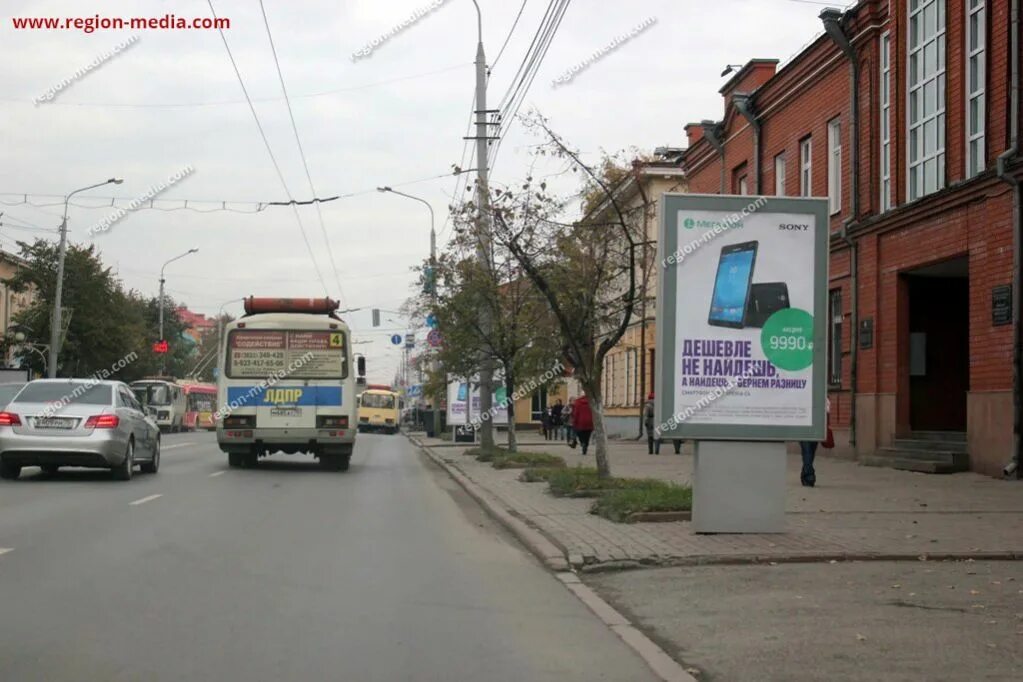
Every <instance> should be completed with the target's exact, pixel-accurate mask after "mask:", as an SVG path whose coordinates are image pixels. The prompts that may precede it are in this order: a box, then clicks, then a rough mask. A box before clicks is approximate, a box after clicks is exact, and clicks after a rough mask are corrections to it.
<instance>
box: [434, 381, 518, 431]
mask: <svg viewBox="0 0 1023 682" xmlns="http://www.w3.org/2000/svg"><path fill="white" fill-rule="evenodd" d="M502 381H503V380H502V378H501V375H500V373H499V372H495V373H494V387H495V389H494V398H493V403H492V404H493V419H492V420H491V421H492V422H493V423H494V424H497V425H498V426H507V425H508V407H507V404H506V403H505V400H506V398H507V392H506V390H505V387H504V386H503V384H502ZM470 384H471V385H472V402H471V404H470V402H469V392H470V391H469V386H470ZM479 422H480V386H479V377H474V378H473V380H472V381H471V382H467V381H466V380H464V379H458V378H455V377H448V400H447V423H448V425H450V426H465V425H466V424H472V423H479Z"/></svg>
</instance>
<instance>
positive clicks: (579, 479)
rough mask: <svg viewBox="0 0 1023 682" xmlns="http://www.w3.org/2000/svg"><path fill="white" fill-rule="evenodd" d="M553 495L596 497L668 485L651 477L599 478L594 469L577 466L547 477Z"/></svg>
mask: <svg viewBox="0 0 1023 682" xmlns="http://www.w3.org/2000/svg"><path fill="white" fill-rule="evenodd" d="M547 481H548V483H549V484H550V491H551V494H552V495H554V496H555V497H597V496H599V495H601V494H603V493H606V492H608V491H610V490H621V489H624V488H634V489H644V490H645V489H649V488H656V487H663V486H666V485H668V484H667V483H666V482H664V481H658V480H656V479H652V478H614V477H611V478H599V477H598V476H597V470H596V469H590V468H582V467H578V468H575V469H565V470H564V471H562V472H555V473H553V474H552V475H550V476H549V477H548V478H547Z"/></svg>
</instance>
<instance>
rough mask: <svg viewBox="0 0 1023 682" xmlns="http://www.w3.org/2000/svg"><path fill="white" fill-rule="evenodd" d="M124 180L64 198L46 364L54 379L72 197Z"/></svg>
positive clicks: (92, 186) (50, 376)
mask: <svg viewBox="0 0 1023 682" xmlns="http://www.w3.org/2000/svg"><path fill="white" fill-rule="evenodd" d="M122 182H124V180H122V179H121V178H110V179H109V180H106V181H105V182H98V183H96V184H95V185H89V186H88V187H82V188H80V189H76V190H75V191H74V192H72V193H71V194H68V195H67V196H66V197H64V217H63V219H61V221H60V247H59V249H58V250H57V286H56V289H55V290H54V293H53V315H52V316H51V325H50V361H49V362H48V363H46V366H47V372H46V375H47V376H48V377H49V378H51V379H53V378H55V377H56V376H57V356H58V355H59V354H60V325H61V319H60V315H61V310H60V303H61V300H60V299H61V296H62V294H63V293H64V257H65V255H66V254H67V207H68V203H69V202H70V201H71V197H73V196H74V195H76V194H78V193H79V192H84V191H86V190H89V189H96V188H97V187H102V186H103V185H110V184H113V185H120V184H121V183H122Z"/></svg>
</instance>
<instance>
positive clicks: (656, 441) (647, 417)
mask: <svg viewBox="0 0 1023 682" xmlns="http://www.w3.org/2000/svg"><path fill="white" fill-rule="evenodd" d="M643 428H645V429H646V454H648V455H659V454H661V439H660V438H656V434H655V433H654V392H653V391H650V395H648V396H647V397H646V404H645V405H644V406H643Z"/></svg>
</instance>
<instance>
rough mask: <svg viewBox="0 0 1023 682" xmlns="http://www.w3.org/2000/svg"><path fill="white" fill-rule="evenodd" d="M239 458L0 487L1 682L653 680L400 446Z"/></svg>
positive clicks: (202, 454)
mask: <svg viewBox="0 0 1023 682" xmlns="http://www.w3.org/2000/svg"><path fill="white" fill-rule="evenodd" d="M226 460H227V458H226V456H224V455H222V454H221V453H220V452H219V450H217V447H216V441H215V438H214V436H213V435H212V434H206V433H201V434H173V435H168V436H165V439H164V451H163V462H162V465H161V471H160V473H159V474H157V475H155V476H154V475H149V476H147V475H141V474H139V475H136V477H135V479H134V480H133V481H131V482H127V483H125V482H118V481H113V480H110V478H109V476H108V475H107V474H106V473H105V472H99V471H96V472H93V471H88V470H67V471H64V470H62V471H61V472H60V473H59V474H57V475H56V476H54V477H50V478H47V477H45V476H44V475H42V474H41V472H39V471H38V470H37V469H26V470H25V472H24V473H23V474H22V478H21V479H20V480H18V481H3V482H2V483H3V485H0V679H3V680H4V682H17V681H20V680H33V681H36V680H53V681H63V680H67V681H69V682H71V681H74V682H86V681H93V680H95V681H97V682H99V681H102V682H113V681H121V680H147V681H152V680H218V681H221V682H227V681H233V680H246V681H256V680H274V681H276V682H279V681H281V680H289V681H290V680H294V681H302V680H345V681H349V680H350V681H353V682H363V681H367V682H373V681H377V680H380V681H391V680H487V681H488V682H489V681H492V680H524V681H525V680H529V681H531V682H532V681H540V680H557V681H558V682H565V681H567V680H616V681H617V680H623V681H629V682H631V681H633V680H636V681H642V680H650V679H654V678H653V676H652V674H651V673H650V672H649V670H648V669H647V668H646V666H645V665H644V663H643V662H642V661H641V660H640V659H639V658H638V657H637V656H636V655H635V654H634V653H633V652H632V650H631V649H629V648H628V647H626V646H625V645H624V644H623V643H622V642H621V641H620V640H619V639H618V638H617V637H616V636H615V635H614V634H613V633H612V632H611V631H610V630H608V629H607V628H606V627H605V626H604V625H603V624H602V623H601V622H600V621H598V620H597V619H596V618H595V617H594V616H593V615H592V614H591V613H590V612H589V611H588V610H587V609H586V607H585V606H583V605H582V604H581V603H580V602H578V601H577V600H576V599H575V597H574V596H572V595H571V594H570V593H569V592H568V591H567V590H566V589H565V588H564V587H563V586H562V585H561V584H560V583H559V582H558V581H557V580H556V579H555V578H554V577H553V576H552V575H551V574H549V573H548V572H546V571H545V570H544V569H543V568H542V567H541V566H540V565H539V564H538V563H536V562H535V561H534V560H533V558H532V557H531V556H530V555H528V554H526V553H525V551H524V550H522V549H521V548H520V547H519V546H517V545H516V544H515V543H514V541H513V540H511V539H510V538H508V537H507V536H505V535H504V534H503V533H502V532H501V531H500V530H498V529H497V528H495V526H494V525H493V524H492V523H491V522H490V521H489V520H488V519H487V518H486V517H485V516H484V515H483V512H482V511H481V510H479V508H478V507H476V506H475V504H474V503H473V502H472V501H471V500H470V499H469V498H468V497H467V496H465V495H464V493H462V492H461V490H460V489H458V488H457V486H456V485H455V484H454V483H453V482H452V481H450V479H448V478H447V477H446V476H445V475H444V474H443V473H442V472H440V471H439V470H438V469H437V468H436V467H435V466H434V465H433V464H432V463H430V462H429V461H428V460H426V459H425V458H423V456H422V455H421V454H419V453H418V451H417V450H416V449H415V448H414V447H413V446H412V445H411V444H410V443H409V442H408V441H407V440H406V439H405V438H404V437H402V436H384V435H360V436H359V439H358V443H357V445H356V451H355V456H354V457H353V462H352V468H351V470H350V471H349V472H347V473H330V472H323V471H320V470H319V468H318V466H317V465H316V464H315V462H314V460H313V459H312V458H311V457H307V456H290V457H289V456H285V455H277V456H276V457H273V458H270V459H267V460H262V461H261V462H260V466H259V467H258V468H257V469H254V470H235V469H229V468H228V467H227V461H226ZM4 550H8V551H6V552H5V551H4Z"/></svg>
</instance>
